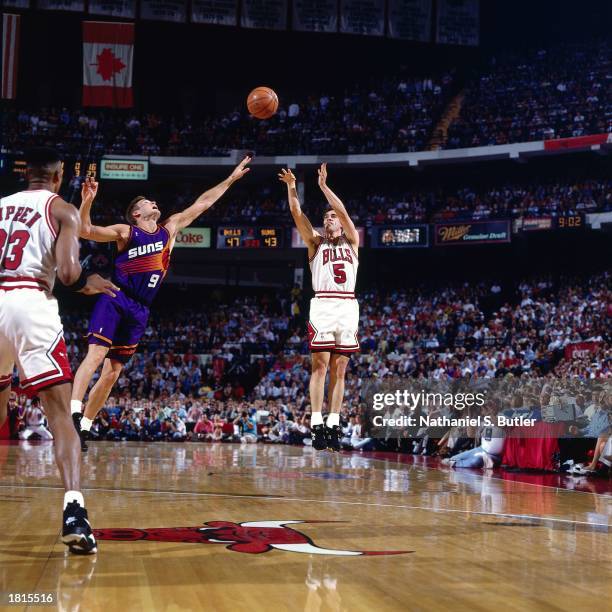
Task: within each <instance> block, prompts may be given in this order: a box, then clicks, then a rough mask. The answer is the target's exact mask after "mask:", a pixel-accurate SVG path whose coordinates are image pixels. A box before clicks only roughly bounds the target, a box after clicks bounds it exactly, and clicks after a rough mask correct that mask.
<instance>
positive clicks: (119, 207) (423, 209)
mask: <svg viewBox="0 0 612 612" xmlns="http://www.w3.org/2000/svg"><path fill="white" fill-rule="evenodd" d="M360 184H361V182H360V181H359V180H358V179H357V180H356V182H355V183H354V184H352V185H349V186H345V188H342V187H338V188H337V191H338V192H339V193H340V195H341V197H342V199H343V201H344V203H345V205H346V207H347V210H348V211H349V213H350V215H351V218H352V219H353V221H354V222H355V224H356V225H358V226H363V227H370V226H372V225H384V224H403V223H430V222H435V221H446V220H452V219H475V220H478V219H517V218H521V217H528V218H534V217H559V216H568V215H577V214H581V213H592V212H607V211H610V210H612V179H610V178H608V177H598V178H595V177H593V178H590V179H577V178H576V179H570V178H557V179H555V180H552V179H551V180H550V181H545V180H542V181H539V182H538V183H537V184H536V183H530V182H514V183H503V182H502V183H501V184H500V185H499V186H495V187H488V186H482V185H477V184H472V185H469V186H467V185H465V186H461V187H458V188H451V187H446V188H438V189H436V190H434V189H424V188H422V189H414V188H413V189H408V188H406V189H401V188H399V187H398V186H388V185H385V191H384V192H382V190H381V191H379V192H377V191H376V190H373V189H372V188H369V189H368V188H367V187H365V186H364V187H363V189H360ZM275 187H276V185H272V186H270V187H259V188H257V189H251V190H241V189H237V190H236V192H233V193H232V194H231V195H228V196H226V197H225V198H224V199H223V200H221V201H220V202H219V203H218V204H216V205H215V206H213V207H212V208H211V209H210V210H208V211H207V212H206V214H205V215H202V217H200V219H198V221H197V224H200V225H210V224H211V223H219V224H223V223H235V222H236V220H237V219H240V220H241V222H247V223H260V224H266V223H275V224H281V225H283V226H291V225H292V219H291V216H290V213H289V207H288V204H287V199H286V197H285V196H284V194H283V193H282V190H280V189H278V190H277V189H275ZM198 195H199V193H196V190H193V189H187V190H186V191H183V192H180V193H178V194H174V196H173V198H172V199H170V196H169V198H168V200H165V199H164V197H163V196H161V197H160V198H159V199H158V201H159V204H160V206H161V208H162V211H163V212H164V214H170V213H171V212H174V211H177V210H182V209H184V208H186V207H187V206H189V205H190V204H191V203H192V202H193V201H194V200H195V199H196V197H197V196H198ZM79 197H80V196H79ZM79 197H77V198H76V200H75V201H76V202H77V203H78V202H79ZM150 197H157V196H155V195H152V196H150ZM125 207H126V202H125V201H124V202H122V201H120V200H118V199H114V198H112V197H110V196H108V197H105V194H104V193H101V195H100V198H99V201H98V202H96V204H95V206H94V207H93V209H92V218H93V219H94V222H96V223H98V224H100V225H109V224H112V223H117V221H118V220H120V219H122V218H123V215H124V212H125ZM325 209H326V203H325V202H324V199H323V198H322V197H319V194H318V193H317V192H315V193H312V192H309V193H307V194H306V196H305V202H304V210H305V211H306V212H307V214H308V216H309V218H310V219H311V220H312V221H313V223H315V225H317V224H318V223H319V222H320V220H322V218H323V214H324V212H325Z"/></svg>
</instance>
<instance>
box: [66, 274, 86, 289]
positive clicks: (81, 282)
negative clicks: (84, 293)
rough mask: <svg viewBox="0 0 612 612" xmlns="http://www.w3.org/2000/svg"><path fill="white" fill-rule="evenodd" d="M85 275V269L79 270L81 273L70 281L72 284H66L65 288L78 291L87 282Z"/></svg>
mask: <svg viewBox="0 0 612 612" xmlns="http://www.w3.org/2000/svg"><path fill="white" fill-rule="evenodd" d="M87 276H88V275H87V272H85V270H81V275H80V276H79V278H78V279H77V280H76V281H75V282H74V283H72V285H68V287H67V288H68V289H70V291H80V290H81V289H83V287H85V285H86V284H87Z"/></svg>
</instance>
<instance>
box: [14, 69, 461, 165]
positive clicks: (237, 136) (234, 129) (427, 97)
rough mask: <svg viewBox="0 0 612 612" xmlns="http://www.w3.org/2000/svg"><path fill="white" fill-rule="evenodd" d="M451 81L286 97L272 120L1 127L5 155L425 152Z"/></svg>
mask: <svg viewBox="0 0 612 612" xmlns="http://www.w3.org/2000/svg"><path fill="white" fill-rule="evenodd" d="M452 84H453V77H452V75H451V74H445V75H442V76H440V77H421V78H414V77H408V76H400V75H395V76H393V77H387V78H381V79H379V80H378V81H377V82H376V83H373V84H372V85H371V86H364V85H361V84H357V85H355V86H354V87H353V88H351V89H349V90H346V91H344V92H333V93H332V92H323V93H319V94H310V95H305V96H302V97H301V98H300V97H298V98H295V99H292V98H289V99H288V100H287V101H286V102H285V104H283V105H281V107H280V108H279V110H278V112H277V113H276V115H275V116H274V117H272V118H271V119H267V120H258V119H255V118H253V117H252V116H250V115H249V114H248V112H247V110H246V108H244V109H240V110H239V109H234V110H233V111H232V112H230V113H227V114H221V115H214V116H195V115H194V116H190V115H180V116H179V115H176V116H164V115H161V114H157V113H145V114H142V115H139V114H131V113H125V112H118V111H102V110H97V109H96V110H92V109H87V110H83V109H81V110H71V109H68V108H61V109H58V108H43V109H30V110H26V109H16V108H9V109H7V112H6V113H5V118H4V121H3V122H2V142H3V148H4V150H5V151H11V152H22V151H23V150H24V149H27V148H28V147H31V146H35V145H45V146H46V145H51V146H55V147H57V148H59V149H60V150H61V151H62V152H64V153H69V154H75V155H89V156H91V157H97V156H102V155H105V154H113V155H124V154H126V155H127V154H138V155H172V156H175V155H182V156H223V155H227V154H228V153H229V151H231V150H233V149H241V150H251V151H255V152H256V153H257V154H258V155H289V154H290V155H302V154H345V153H383V152H394V151H417V150H422V149H424V148H425V147H426V145H427V143H428V140H429V136H430V134H431V132H432V130H433V128H434V126H435V121H436V120H437V118H438V117H439V115H440V114H441V112H442V111H443V109H444V107H445V105H446V103H447V102H448V100H449V96H450V92H451V90H452Z"/></svg>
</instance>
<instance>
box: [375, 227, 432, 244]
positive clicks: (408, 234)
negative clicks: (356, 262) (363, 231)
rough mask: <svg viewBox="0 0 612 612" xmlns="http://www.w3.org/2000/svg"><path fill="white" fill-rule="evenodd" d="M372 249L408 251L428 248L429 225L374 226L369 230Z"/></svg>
mask: <svg viewBox="0 0 612 612" xmlns="http://www.w3.org/2000/svg"><path fill="white" fill-rule="evenodd" d="M370 237H371V241H370V245H371V246H372V248H373V249H409V248H413V249H414V248H425V247H428V246H429V225H427V224H426V223H413V224H412V225H374V226H372V229H371V230H370Z"/></svg>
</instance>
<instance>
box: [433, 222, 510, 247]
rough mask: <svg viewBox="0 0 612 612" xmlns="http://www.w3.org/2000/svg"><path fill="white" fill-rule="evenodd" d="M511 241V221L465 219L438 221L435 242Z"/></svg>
mask: <svg viewBox="0 0 612 612" xmlns="http://www.w3.org/2000/svg"><path fill="white" fill-rule="evenodd" d="M504 242H510V221H508V220H499V221H465V222H457V223H436V225H435V226H434V244H435V245H436V246H449V245H454V244H487V243H500V244H501V243H504Z"/></svg>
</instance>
